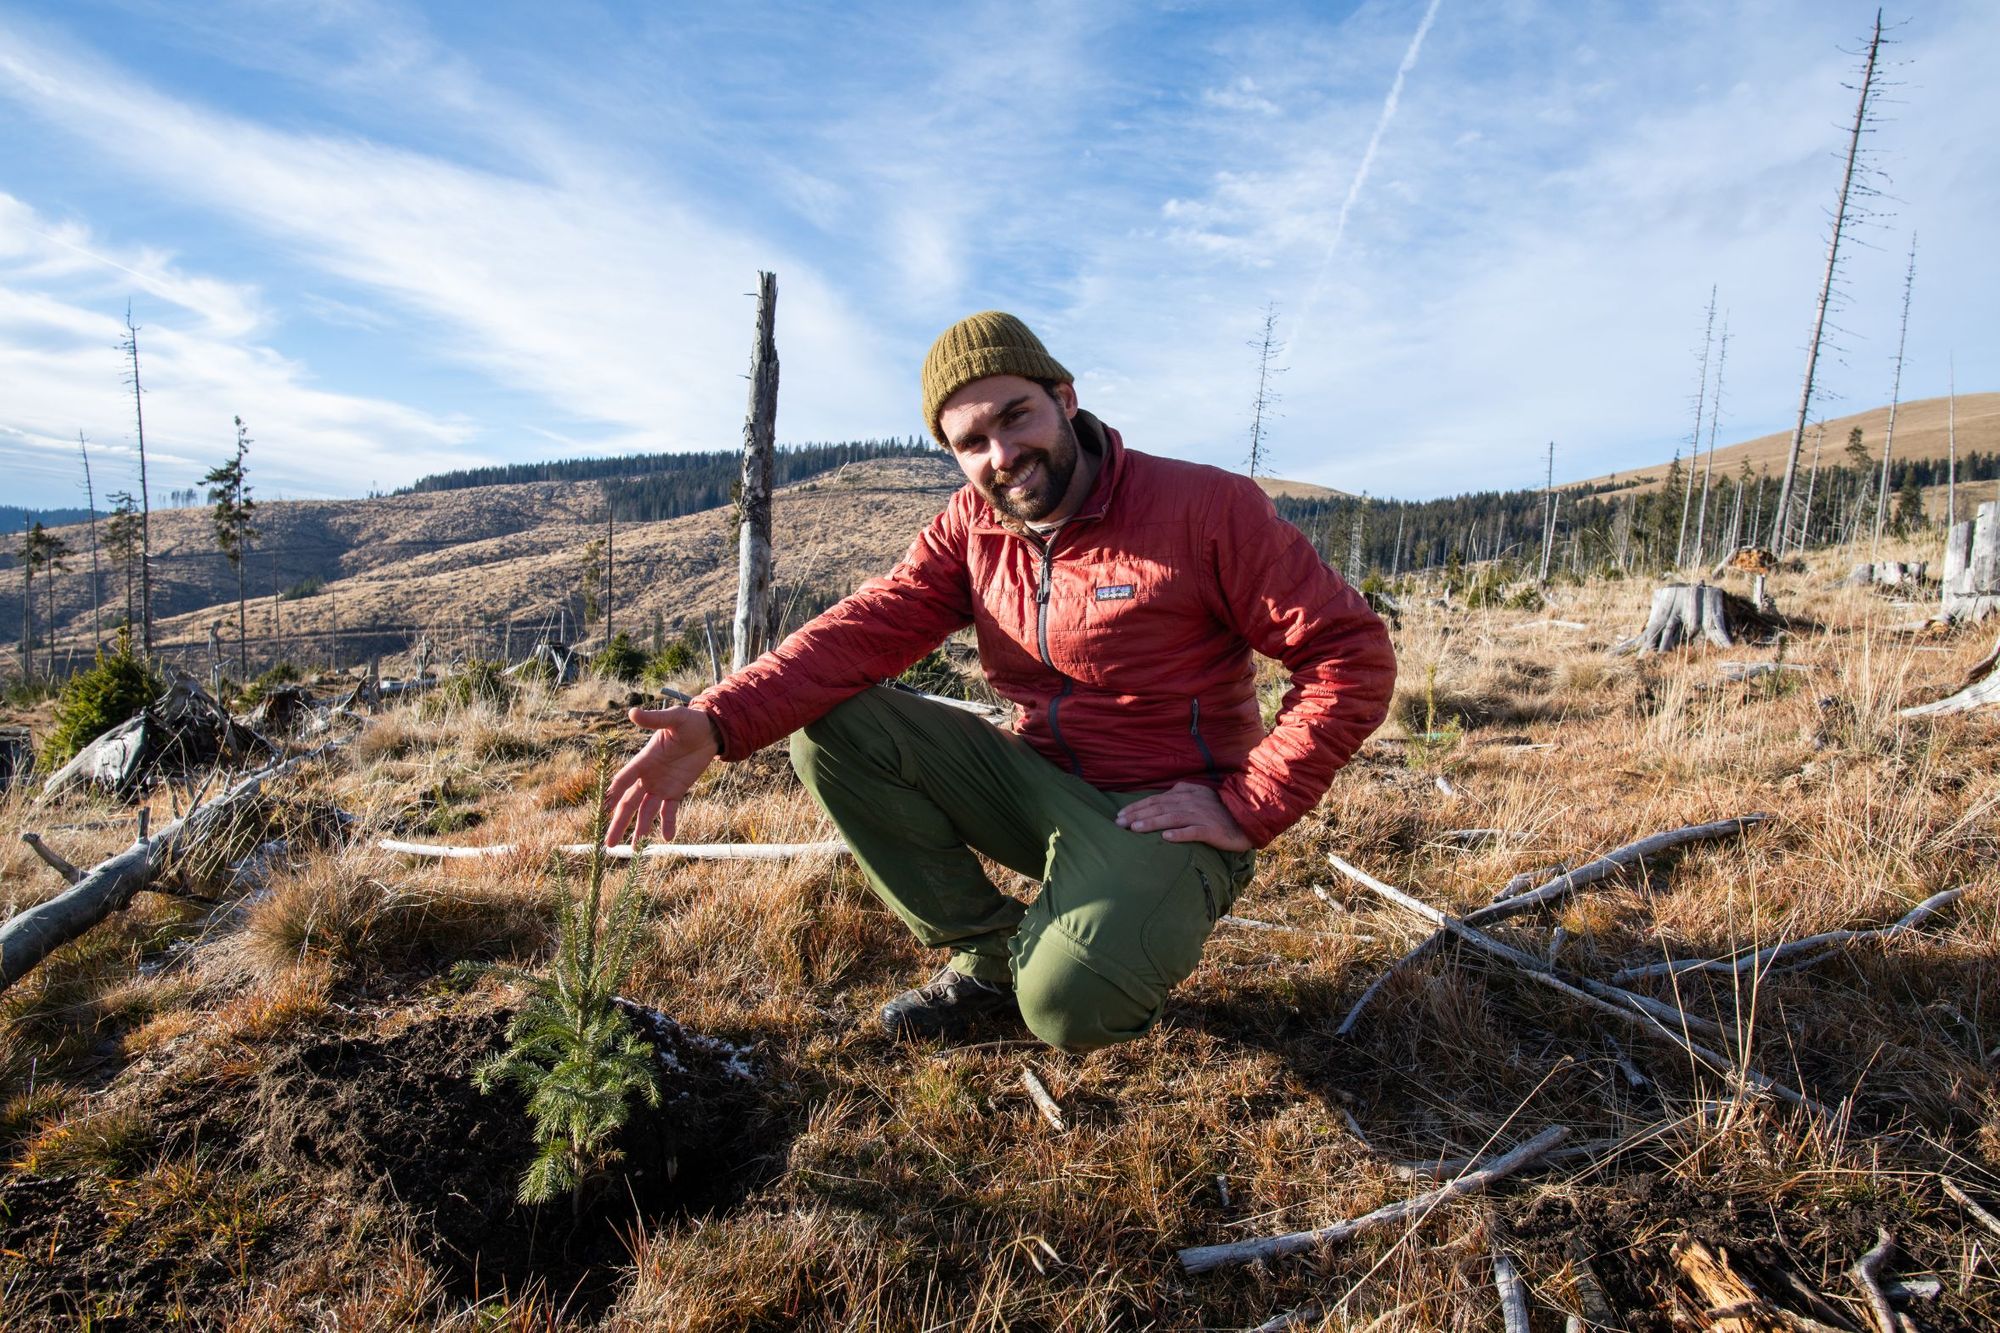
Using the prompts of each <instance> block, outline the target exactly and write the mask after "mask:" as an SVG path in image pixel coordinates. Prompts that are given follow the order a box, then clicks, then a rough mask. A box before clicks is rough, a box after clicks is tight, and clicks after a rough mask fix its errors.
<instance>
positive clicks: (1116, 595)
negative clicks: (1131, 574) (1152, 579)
mask: <svg viewBox="0 0 2000 1333" xmlns="http://www.w3.org/2000/svg"><path fill="white" fill-rule="evenodd" d="M1097 600H1098V601H1100V602H1129V601H1131V600H1132V585H1131V584H1129V583H1108V584H1106V585H1105V586H1103V587H1101V588H1099V589H1098V590H1097Z"/></svg>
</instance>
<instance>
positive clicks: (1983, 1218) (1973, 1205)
mask: <svg viewBox="0 0 2000 1333" xmlns="http://www.w3.org/2000/svg"><path fill="white" fill-rule="evenodd" d="M1938 1183H1939V1184H1941V1185H1943V1186H1944V1192H1945V1193H1946V1194H1949V1195H1950V1196H1951V1197H1952V1198H1954V1199H1956V1200H1957V1201H1958V1205H1959V1207H1961V1208H1963V1209H1965V1211H1966V1212H1968V1213H1970V1214H1972V1220H1973V1221H1975V1222H1977V1223H1979V1225H1980V1226H1983V1227H1985V1228H1986V1229H1987V1230H1988V1231H1990V1232H1992V1233H1993V1234H1994V1235H1996V1236H2000V1217H1995V1216H1994V1215H1993V1214H1992V1213H1989V1212H1987V1211H1986V1209H1985V1208H1983V1207H1981V1206H1980V1203H1979V1201H1978V1200H1977V1199H1975V1198H1973V1197H1972V1196H1971V1195H1970V1194H1967V1193H1966V1192H1965V1190H1964V1188H1963V1187H1961V1186H1960V1185H1959V1183H1958V1182H1957V1181H1955V1180H1953V1179H1952V1178H1951V1177H1950V1176H1939V1177H1938Z"/></svg>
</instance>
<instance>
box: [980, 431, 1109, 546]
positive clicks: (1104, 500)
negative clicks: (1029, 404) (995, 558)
mask: <svg viewBox="0 0 2000 1333" xmlns="http://www.w3.org/2000/svg"><path fill="white" fill-rule="evenodd" d="M1072 424H1073V425H1074V426H1075V427H1076V443H1077V447H1078V448H1079V449H1082V450H1083V451H1084V452H1085V453H1091V454H1096V455H1097V457H1098V459H1099V463H1098V468H1097V480H1096V481H1095V482H1093V483H1092V485H1091V488H1090V494H1089V495H1088V496H1086V497H1085V498H1084V502H1083V503H1082V504H1081V505H1080V506H1078V508H1077V511H1076V512H1075V513H1074V514H1072V515H1070V517H1069V521H1070V522H1071V523H1078V522H1082V521H1083V520H1085V519H1094V518H1102V517H1104V511H1105V510H1106V509H1108V508H1110V506H1111V496H1112V494H1113V492H1115V491H1116V490H1117V489H1118V482H1119V478H1120V477H1121V476H1122V475H1123V473H1124V471H1125V440H1124V437H1123V436H1121V435H1119V433H1118V432H1117V431H1116V430H1113V429H1112V428H1111V427H1109V426H1107V425H1105V424H1104V423H1103V422H1102V421H1099V420H1098V419H1097V417H1096V416H1095V415H1094V414H1093V413H1090V412H1087V411H1085V410H1084V409H1082V408H1078V409H1077V411H1076V416H1075V417H1074V418H1073V419H1072ZM966 489H967V490H971V489H972V488H971V486H970V485H969V484H968V485H967V487H966ZM973 496H974V503H975V504H976V505H977V506H978V515H977V517H975V518H974V519H973V521H972V528H973V530H974V531H975V532H1011V533H1013V534H1014V535H1015V536H1017V537H1023V536H1028V535H1030V534H1029V532H1028V529H1027V527H1026V526H1025V525H1024V524H1020V523H1016V522H1014V521H1013V520H1012V519H1009V518H1004V517H1002V516H1001V515H1000V514H999V513H997V512H995V510H994V508H993V506H992V504H991V503H989V502H988V501H987V499H986V497H985V496H982V495H980V494H979V493H978V492H976V491H975V492H973Z"/></svg>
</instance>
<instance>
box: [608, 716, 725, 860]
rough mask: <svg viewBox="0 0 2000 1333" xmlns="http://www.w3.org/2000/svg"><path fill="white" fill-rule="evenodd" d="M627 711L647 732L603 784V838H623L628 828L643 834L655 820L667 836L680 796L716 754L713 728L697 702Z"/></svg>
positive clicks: (671, 833) (670, 833) (636, 834)
mask: <svg viewBox="0 0 2000 1333" xmlns="http://www.w3.org/2000/svg"><path fill="white" fill-rule="evenodd" d="M630 716H631V718H632V723H633V725H634V726H640V727H645V728H647V729H648V730H650V731H651V732H652V733H653V734H652V735H651V736H650V737H648V738H647V740H646V743H645V744H644V745H643V746H641V747H640V749H639V753H637V754H635V755H633V756H632V757H631V759H629V760H627V761H626V763H625V767H623V768H621V769H619V770H618V772H617V775H616V776H614V777H613V778H612V779H611V785H610V787H608V788H607V789H606V790H605V793H604V799H605V802H606V803H607V804H608V805H609V806H610V808H611V818H610V822H609V823H608V824H607V825H606V827H605V831H604V840H605V841H606V842H607V843H620V842H623V841H625V836H626V833H627V831H628V830H629V831H630V832H631V834H632V836H633V837H635V838H637V837H643V836H645V835H646V834H647V833H648V832H650V831H651V830H652V829H653V827H654V825H655V824H657V825H658V826H659V830H660V836H661V837H662V838H664V839H666V840H668V841H672V839H673V836H674V823H675V820H676V818H677V816H678V814H679V812H680V805H681V797H683V796H685V795H687V793H688V788H690V787H692V786H694V784H695V780H696V779H697V778H699V777H700V776H701V774H702V770H703V769H705V768H707V767H708V765H709V763H710V761H712V760H713V759H714V758H715V756H716V746H715V731H714V729H713V727H712V726H711V724H710V722H709V717H708V714H707V713H704V712H702V711H701V710H700V709H699V708H634V709H633V710H632V711H631V714H630Z"/></svg>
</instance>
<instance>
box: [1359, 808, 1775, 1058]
mask: <svg viewBox="0 0 2000 1333" xmlns="http://www.w3.org/2000/svg"><path fill="white" fill-rule="evenodd" d="M1769 818H1770V816H1769V815H1765V814H1749V815H1742V816H1740V817H1738V818H1735V819H1722V820H1716V821H1714V822H1712V823H1708V824H1691V825H1689V826H1688V827H1686V828H1679V829H1671V830H1669V831H1667V832H1665V833H1654V834H1651V835H1649V836H1647V837H1644V838H1641V839H1639V840H1638V841H1637V842H1630V843H1627V844H1625V846H1623V847H1620V848H1618V849H1617V850H1616V851H1613V852H1607V853H1606V854H1605V855H1603V856H1600V857H1598V858H1597V859H1596V860H1595V861H1589V862H1586V863H1585V864H1583V865H1580V866H1578V867H1577V868H1576V869H1574V870H1568V869H1565V868H1564V867H1561V866H1555V867H1551V869H1552V870H1553V871H1554V876H1553V878H1551V879H1548V880H1547V881H1545V882H1543V883H1541V884H1539V885H1537V886H1535V887H1534V888H1532V889H1530V888H1527V887H1526V886H1525V885H1524V886H1522V888H1520V889H1516V888H1515V885H1516V884H1517V883H1519V882H1520V877H1519V876H1516V877H1515V878H1514V879H1512V880H1509V881H1508V882H1507V885H1506V887H1505V888H1503V889H1501V890H1500V892H1499V893H1498V894H1496V895H1495V896H1494V899H1493V901H1492V902H1490V903H1488V904H1487V905H1486V906H1484V907H1481V908H1479V909H1477V910H1476V911H1473V912H1470V913H1467V914H1466V917H1465V924H1466V925H1468V926H1483V925H1486V924H1487V923H1489V922H1493V921H1502V920H1505V919H1506V918H1508V917H1510V916H1517V915H1519V914H1520V913H1522V912H1530V911H1535V910H1537V909H1539V908H1542V907H1546V906H1548V905H1550V904H1552V903H1555V902H1557V901H1559V900H1560V899H1563V898H1566V897H1568V896H1569V895H1570V894H1572V893H1575V892H1576V891H1577V890H1578V889H1581V888H1585V887H1587V886H1588V885H1591V884H1596V883H1598V882H1600V881H1602V880H1606V879H1609V878H1610V877H1611V876H1613V875H1615V874H1617V873H1618V872H1619V871H1621V870H1623V869H1625V868H1626V867H1627V866H1630V865H1635V864H1637V863H1638V862H1640V861H1643V860H1645V859H1646V858H1647V857H1649V856H1658V855H1659V854H1661V853H1662V852H1667V851H1671V850H1673V849H1674V848H1676V847H1683V846H1686V845H1687V844H1688V843H1691V842H1707V841H1711V840H1713V839H1716V838H1726V837H1730V836H1733V835H1735V834H1738V833H1741V832H1743V831H1744V830H1745V829H1747V828H1749V827H1750V826H1751V825H1753V824H1761V823H1763V822H1764V821H1765V820H1767V819H1769ZM1447 933H1448V932H1446V931H1444V930H1439V931H1437V932H1435V933H1434V934H1432V935H1429V936H1427V937H1426V938H1425V939H1424V940H1423V941H1421V942H1420V943H1419V944H1418V945H1417V946H1416V947H1415V948H1413V949H1411V950H1410V951H1409V952H1408V953H1406V954H1404V955H1403V956H1402V957H1401V958H1398V959H1397V960H1396V961H1395V962H1393V963H1391V964H1389V969H1388V971H1386V972H1384V973H1383V974H1382V975H1381V976H1379V977H1377V978H1376V979H1375V980H1374V982H1372V983H1371V984H1370V985H1369V987H1368V989H1367V990H1365V991H1363V992H1362V993H1361V998H1359V999H1357V1000H1356V1001H1355V1002H1354V1007H1353V1008H1351V1009H1349V1010H1348V1011H1347V1017H1346V1018H1344V1019H1342V1020H1341V1023H1340V1027H1339V1028H1337V1029H1336V1030H1335V1034H1334V1035H1336V1036H1341V1037H1345V1036H1350V1035H1352V1033H1353V1031H1354V1029H1355V1028H1356V1027H1357V1026H1358V1025H1359V1024H1360V1022H1361V1015H1362V1014H1363V1012H1365V1011H1366V1010H1367V1008H1368V1006H1369V1005H1370V1004H1372V1003H1373V1002H1374V1000H1375V997H1376V996H1377V995H1379V994H1381V993H1382V988H1383V987H1384V986H1386V985H1388V983H1389V980H1390V978H1392V977H1394V976H1395V975H1396V974H1397V973H1398V972H1400V971H1401V970H1402V969H1403V968H1405V967H1408V966H1409V965H1410V964H1412V963H1414V962H1416V961H1417V960H1418V959H1420V958H1422V957H1425V956H1427V955H1428V954H1429V953H1430V951H1431V950H1433V949H1435V948H1437V946H1438V945H1439V944H1441V943H1443V942H1444V938H1445V935H1446V934H1447Z"/></svg>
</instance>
